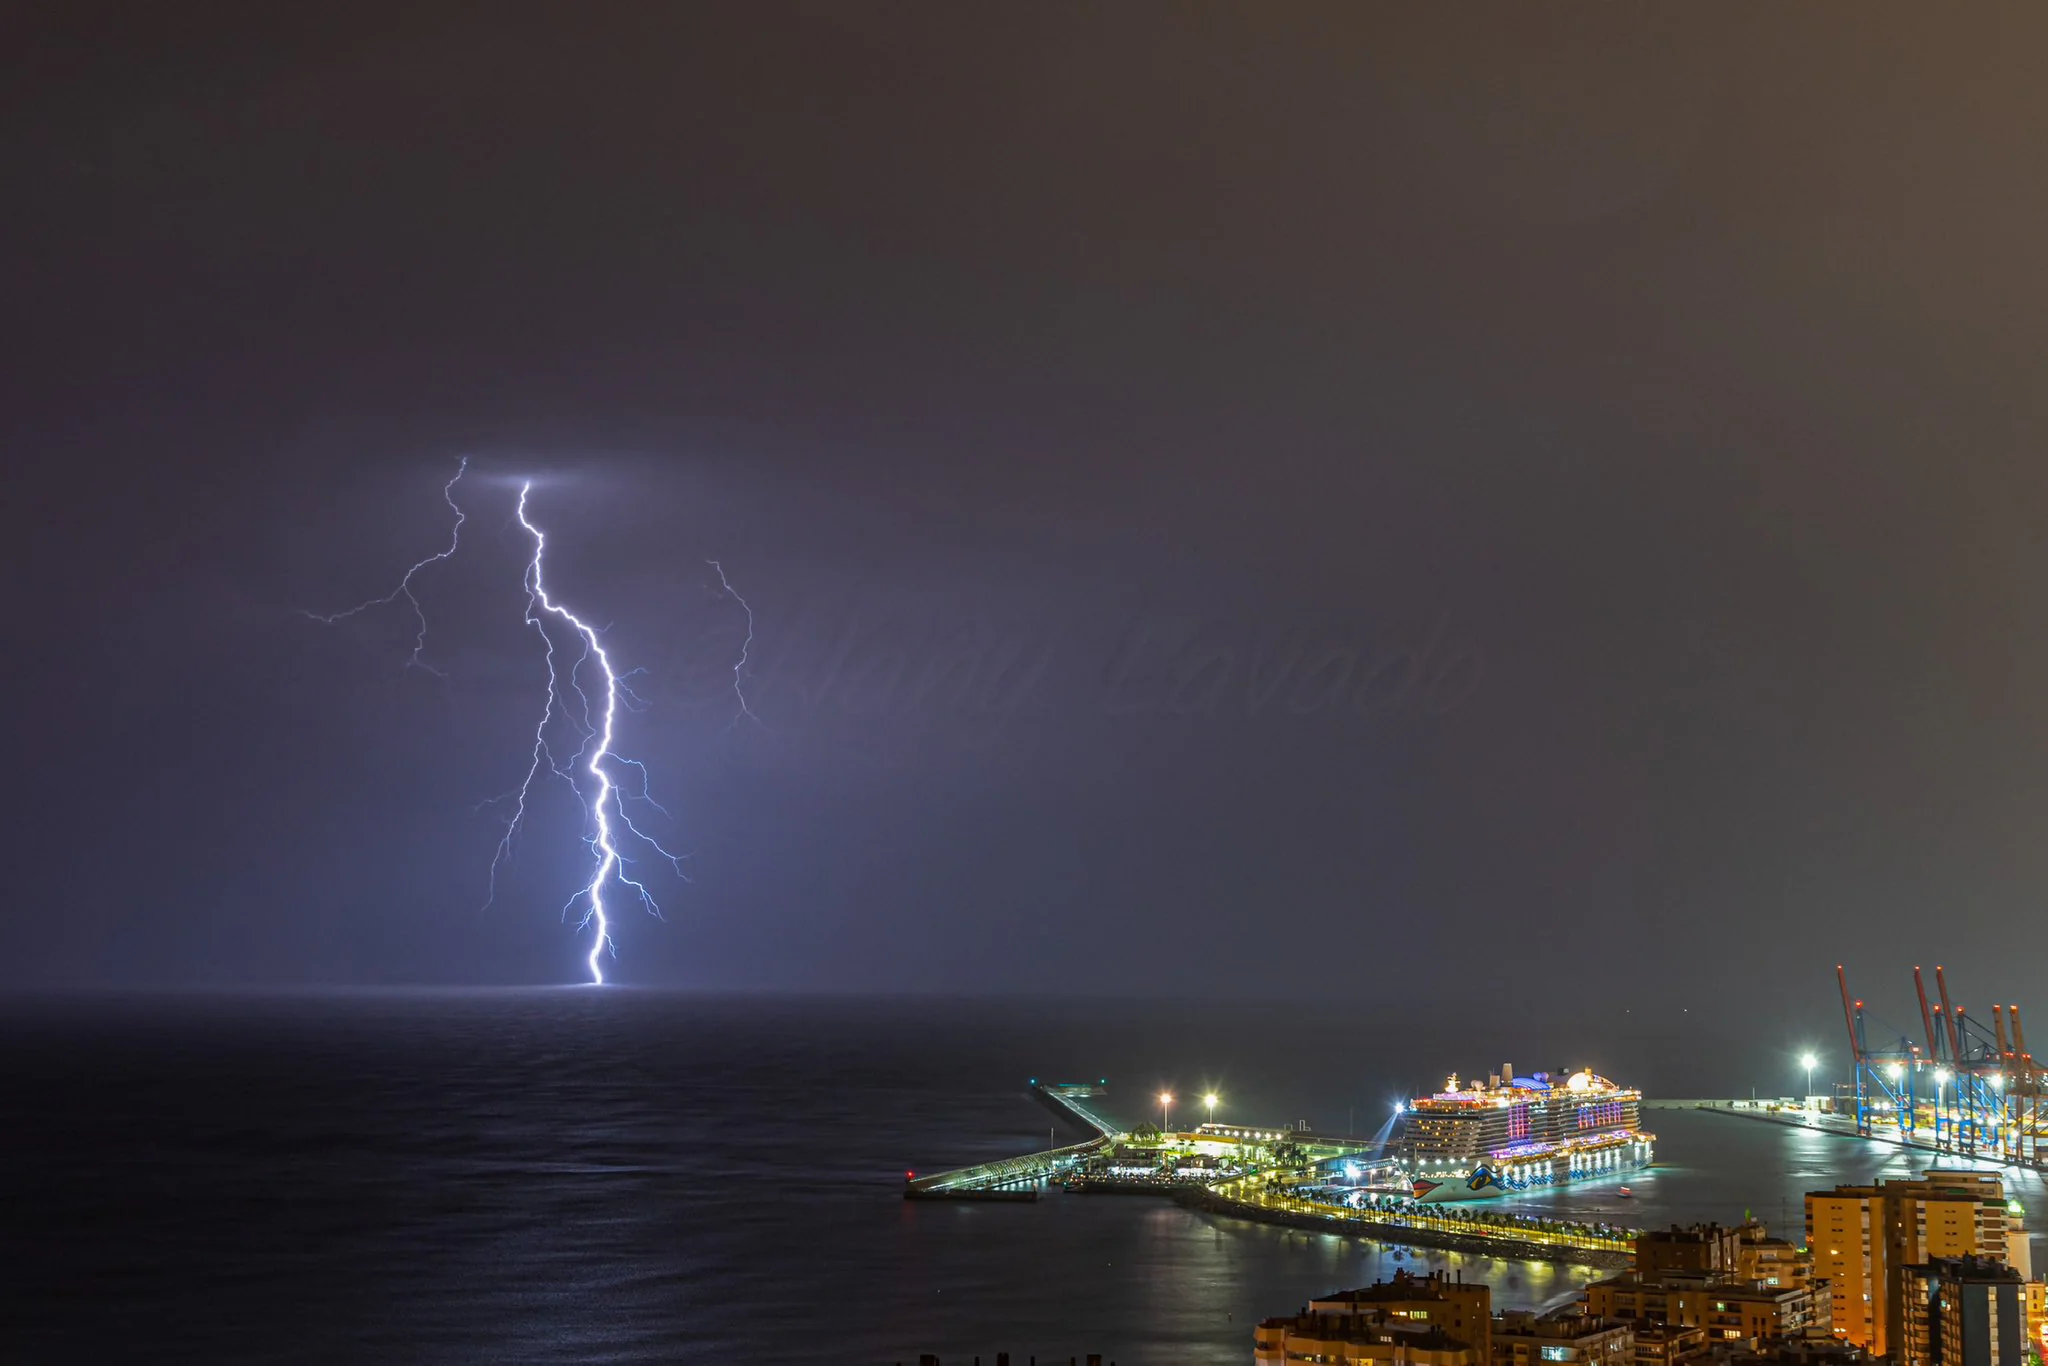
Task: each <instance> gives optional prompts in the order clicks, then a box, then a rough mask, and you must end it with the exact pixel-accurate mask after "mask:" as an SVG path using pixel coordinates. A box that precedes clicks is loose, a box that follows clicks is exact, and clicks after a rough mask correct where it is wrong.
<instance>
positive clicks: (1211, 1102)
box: [1202, 1091, 1220, 1124]
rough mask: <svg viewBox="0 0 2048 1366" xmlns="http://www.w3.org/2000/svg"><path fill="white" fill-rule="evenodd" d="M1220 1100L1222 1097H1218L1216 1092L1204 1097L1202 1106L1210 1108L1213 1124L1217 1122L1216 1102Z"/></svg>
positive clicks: (1210, 1119)
mask: <svg viewBox="0 0 2048 1366" xmlns="http://www.w3.org/2000/svg"><path fill="white" fill-rule="evenodd" d="M1219 1099H1220V1097H1218V1096H1217V1094H1216V1093H1215V1092H1214V1091H1211V1092H1209V1093H1208V1094H1207V1095H1205V1096H1203V1097H1202V1104H1203V1105H1205V1106H1207V1107H1208V1110H1209V1121H1210V1123H1212V1124H1213V1123H1214V1122H1215V1120H1216V1102H1217V1100H1219Z"/></svg>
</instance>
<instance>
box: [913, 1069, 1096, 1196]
mask: <svg viewBox="0 0 2048 1366" xmlns="http://www.w3.org/2000/svg"><path fill="white" fill-rule="evenodd" d="M1031 1094H1032V1095H1033V1096H1035V1097H1037V1098H1038V1099H1039V1100H1040V1101H1041V1102H1043V1103H1044V1104H1045V1105H1046V1107H1047V1108H1049V1109H1051V1110H1052V1111H1053V1112H1054V1113H1055V1114H1058V1115H1060V1116H1062V1117H1064V1118H1068V1119H1071V1120H1073V1121H1074V1122H1076V1123H1078V1124H1080V1125H1082V1126H1083V1127H1085V1128H1089V1129H1093V1130H1094V1131H1095V1137H1093V1138H1091V1139H1088V1140H1087V1141H1086V1142H1082V1143H1074V1144H1069V1145H1068V1146H1066V1147H1064V1148H1052V1149H1048V1150H1047V1151H1045V1152H1042V1153H1025V1154H1024V1155H1023V1156H1021V1157H1005V1158H1001V1159H998V1160H997V1161H994V1162H982V1163H979V1164H977V1165H975V1166H972V1167H962V1168H960V1169H959V1170H958V1171H950V1172H939V1173H938V1174H936V1175H934V1176H920V1177H912V1178H910V1179H908V1180H906V1181H905V1182H904V1185H903V1198H904V1199H905V1200H1036V1199H1037V1198H1038V1192H1039V1189H1040V1188H1041V1187H1043V1186H1046V1185H1048V1184H1050V1183H1052V1182H1054V1181H1057V1180H1059V1179H1060V1178H1061V1177H1064V1176H1066V1175H1068V1174H1070V1173H1072V1172H1073V1170H1074V1169H1075V1168H1076V1167H1077V1166H1079V1165H1080V1164H1081V1163H1082V1162H1083V1161H1085V1160H1087V1159H1088V1158H1090V1157H1093V1156H1095V1155H1096V1154H1098V1153H1100V1152H1102V1151H1104V1150H1105V1149H1107V1147H1108V1146H1109V1144H1110V1142H1111V1140H1113V1139H1115V1138H1116V1137H1117V1130H1116V1128H1115V1126H1113V1125H1111V1124H1110V1123H1109V1121H1108V1120H1106V1119H1105V1118H1103V1117H1102V1115H1100V1114H1099V1113H1097V1111H1096V1110H1095V1109H1094V1108H1093V1107H1091V1106H1090V1105H1089V1104H1088V1101H1089V1099H1090V1098H1091V1097H1094V1096H1099V1095H1101V1094H1102V1087H1101V1086H1100V1085H1099V1084H1098V1085H1089V1084H1085V1083H1080V1082H1057V1083H1048V1082H1042V1081H1039V1080H1038V1079H1037V1078H1036V1077H1033V1078H1032V1079H1031Z"/></svg>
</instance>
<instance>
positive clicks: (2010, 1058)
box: [1835, 964, 2048, 1168]
mask: <svg viewBox="0 0 2048 1366" xmlns="http://www.w3.org/2000/svg"><path fill="white" fill-rule="evenodd" d="M1835 981H1836V984H1837V985H1838V986H1840V988H1841V992H1842V1019H1843V1022H1844V1024H1846V1025H1847V1027H1848V1032H1849V1053H1850V1056H1851V1057H1852V1058H1853V1059H1854V1061H1855V1064H1856V1097H1855V1098H1856V1132H1857V1133H1859V1134H1862V1135H1864V1136H1865V1137H1896V1138H1898V1139H1900V1140H1902V1141H1910V1142H1913V1143H1916V1144H1924V1145H1930V1146H1932V1147H1934V1148H1935V1149H1937V1150H1938V1151H1941V1152H1945V1153H1954V1154H1957V1155H1958V1156H1965V1157H1983V1158H1991V1159H1995V1160H1997V1161H2001V1162H2008V1163H2013V1164H2016V1165H2021V1166H2029V1167H2040V1168H2048V1152H2044V1151H2043V1148H2042V1138H2043V1136H2044V1135H2043V1130H2044V1128H2048V1107H2044V1106H2043V1104H2042V1099H2043V1095H2042V1093H2043V1089H2044V1086H2048V1069H2044V1068H2043V1067H2042V1065H2041V1064H2040V1063H2038V1062H2036V1061H2035V1059H2034V1055H2033V1054H2032V1053H2031V1052H2029V1051H2028V1049H2027V1036H2026V1031H2025V1027H2024V1026H2023V1025H2022V1024H2021V1022H2020V1008H2019V1007H2018V1006H2017V1005H2005V1006H1999V1005H1994V1006H1992V1007H1991V1027H1990V1028H1989V1029H1986V1028H1985V1027H1984V1026H1983V1025H1982V1024H1981V1023H1979V1019H1978V1017H1976V1016H1972V1015H1971V1014H1969V1013H1968V1012H1967V1011H1966V1010H1965V1009H1964V1008H1963V1007H1962V1006H1961V1005H1958V1004H1955V1003H1953V1002H1951V1001H1950V1000H1949V994H1948V979H1947V976H1946V974H1944V973H1943V972H1942V970H1941V968H1940V967H1938V966H1937V967H1936V968H1935V969H1934V987H1935V1001H1934V1002H1933V1003H1930V1002H1929V1001H1928V998H1927V983H1926V980H1925V978H1924V977H1923V976H1922V975H1921V971H1920V969H1919V968H1917V967H1916V968H1914V969H1913V989H1914V993H1915V994H1916V995H1917V996H1918V997H1919V1002H1920V1029H1921V1035H1920V1038H1919V1039H1918V1040H1915V1039H1913V1038H1911V1037H1909V1036H1907V1035H1903V1034H1902V1035H1899V1036H1898V1037H1897V1042H1896V1043H1893V1042H1891V1041H1890V1040H1885V1041H1883V1042H1882V1043H1880V1044H1878V1045H1876V1046H1873V1045H1872V1044H1871V1042H1870V1038H1869V1034H1868V1030H1867V1027H1866V1024H1865V1021H1864V1007H1863V1002H1862V1001H1861V1000H1860V999H1852V998H1851V997H1850V995H1849V977H1848V974H1847V972H1846V971H1844V970H1843V968H1842V967H1841V966H1840V965H1839V964H1838V965H1837V966H1836V968H1835ZM1923 1045H1924V1046H1923Z"/></svg>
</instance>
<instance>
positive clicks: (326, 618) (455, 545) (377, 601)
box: [299, 455, 469, 678]
mask: <svg viewBox="0 0 2048 1366" xmlns="http://www.w3.org/2000/svg"><path fill="white" fill-rule="evenodd" d="M468 472H469V457H468V456H466V455H465V456H463V457H462V463H461V464H459V465H457V466H456V468H455V477H454V478H453V479H450V480H449V481H448V482H447V483H446V484H445V485H443V486H442V489H441V497H442V499H443V500H444V501H445V502H446V503H447V504H448V506H449V507H450V508H452V509H453V510H454V512H455V526H454V527H453V528H452V529H451V530H450V531H449V533H448V548H447V549H446V550H443V551H441V552H439V553H438V554H433V555H429V556H427V558H425V559H424V560H421V561H419V562H418V563H416V564H414V565H413V567H412V568H410V569H408V570H406V571H405V576H404V577H403V578H401V579H400V580H399V581H398V587H396V588H394V589H392V590H391V591H390V592H389V593H386V594H385V595H384V596H383V597H381V598H368V599H366V600H364V601H362V602H359V603H357V604H356V605H355V606H353V607H351V608H349V609H348V610H347V611H345V612H325V613H323V612H309V611H307V610H306V609H305V608H303V607H301V608H300V609H299V613H300V615H302V616H308V617H311V618H312V619H313V620H315V621H317V622H319V623H320V624H321V625H323V626H332V625H334V624H335V623H336V622H338V621H346V620H348V619H349V618H350V617H352V616H354V615H356V614H357V613H358V612H367V611H369V610H370V609H371V608H372V607H388V606H390V605H391V604H392V603H394V602H397V601H398V600H399V599H400V598H404V599H405V600H406V602H408V603H410V604H411V605H412V615H413V620H414V621H416V622H418V623H419V631H418V632H417V633H416V634H415V635H414V636H413V638H412V657H411V658H410V659H408V660H406V661H405V666H406V667H407V668H408V669H411V668H421V669H425V670H426V671H427V672H428V673H430V674H433V675H434V676H435V677H437V678H441V677H445V676H446V675H444V674H442V672H441V671H440V670H439V669H437V668H435V667H434V666H433V665H431V664H429V663H427V662H426V660H425V659H423V658H421V656H422V655H423V654H424V653H425V652H426V648H427V613H426V609H425V608H423V607H421V606H420V600H419V599H418V598H416V597H414V596H413V595H412V580H413V575H415V574H417V573H419V572H420V571H421V570H422V569H425V568H426V567H427V566H428V565H430V564H439V563H440V562H441V561H443V560H445V559H448V558H450V557H451V556H453V555H454V554H455V552H456V551H457V550H459V549H461V548H462V524H463V522H465V521H466V520H468V519H467V518H466V517H464V516H463V513H462V507H461V505H460V504H458V503H457V502H456V501H455V486H456V485H457V484H459V483H461V482H462V476H463V475H465V474H467V473H468Z"/></svg>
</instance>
